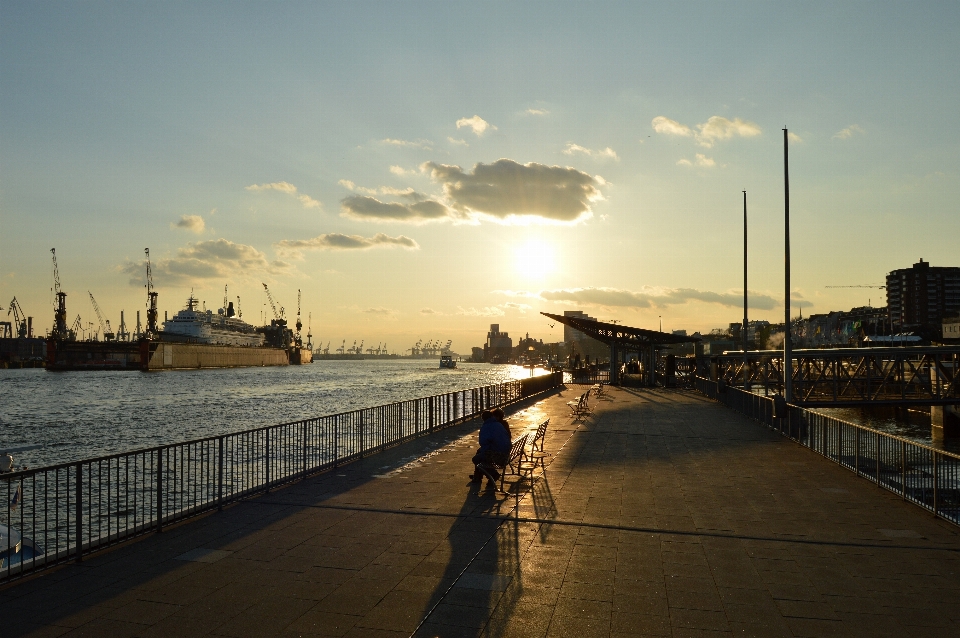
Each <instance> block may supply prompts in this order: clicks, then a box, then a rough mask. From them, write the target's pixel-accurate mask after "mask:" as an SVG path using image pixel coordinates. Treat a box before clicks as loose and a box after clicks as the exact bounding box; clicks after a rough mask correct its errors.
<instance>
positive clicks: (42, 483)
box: [0, 373, 563, 582]
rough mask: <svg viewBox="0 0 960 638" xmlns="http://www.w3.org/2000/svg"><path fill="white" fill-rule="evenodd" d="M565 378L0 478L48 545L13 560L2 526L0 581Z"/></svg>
mask: <svg viewBox="0 0 960 638" xmlns="http://www.w3.org/2000/svg"><path fill="white" fill-rule="evenodd" d="M562 383H563V375H562V374H561V373H551V374H546V375H542V376H538V377H531V378H528V379H522V380H518V381H505V382H503V383H498V384H494V385H487V386H482V387H478V388H471V389H468V390H458V391H456V392H448V393H445V394H438V395H433V396H429V397H421V398H417V399H411V400H408V401H402V402H397V403H391V404H387V405H381V406H376V407H372V408H362V409H360V410H353V411H350V412H343V413H339V414H331V415H326V416H321V417H315V418H312V419H304V420H301V421H292V422H289V423H281V424H278V425H271V426H265V427H259V428H253V429H250V430H244V431H241V432H234V433H231V434H223V435H219V436H211V437H205V438H201V439H194V440H191V441H184V442H181V443H172V444H168V445H160V446H156V447H152V448H145V449H140V450H133V451H130V452H121V453H117V454H109V455H106V456H100V457H97V458H92V459H85V460H82V461H71V462H69V463H61V464H58V465H52V466H48V467H41V468H36V469H29V470H22V471H17V472H10V473H6V474H3V475H0V499H2V500H0V522H2V523H3V524H5V525H7V526H9V527H11V528H15V529H16V530H17V531H18V532H19V533H21V534H22V535H23V537H24V538H29V539H31V540H32V541H33V542H35V543H36V544H37V545H39V546H40V547H42V548H43V553H42V554H40V555H39V556H36V557H33V558H26V559H24V560H19V562H16V561H17V559H13V560H11V558H10V556H11V555H14V554H16V551H15V550H16V549H17V548H16V547H13V546H12V545H11V540H10V534H7V535H6V536H5V537H4V538H2V540H0V561H2V564H0V582H3V581H6V580H10V579H13V578H17V577H19V576H23V575H25V574H28V573H31V572H35V571H37V570H40V569H43V568H46V567H50V566H53V565H55V564H58V563H62V562H64V561H67V560H76V561H80V560H82V557H83V555H84V554H85V553H87V552H89V551H91V550H93V549H98V548H102V547H105V546H108V545H111V544H114V543H118V542H121V541H123V540H126V539H129V538H131V537H133V536H137V535H140V534H145V533H148V532H150V531H157V532H160V531H162V529H163V526H164V525H167V524H170V523H172V522H174V521H178V520H182V519H184V518H187V517H190V516H195V515H197V514H200V513H202V512H206V511H209V510H211V509H220V508H222V507H223V505H224V504H225V503H229V502H231V501H236V500H239V499H241V498H244V497H247V496H250V495H251V494H255V493H258V492H262V491H266V490H269V489H270V488H272V487H275V486H277V485H280V484H283V483H287V482H291V481H295V480H299V479H301V478H303V477H304V476H307V475H310V474H313V473H319V472H323V471H326V470H329V469H332V468H334V467H338V466H340V465H342V464H344V463H349V462H351V461H355V460H357V459H360V458H363V457H364V456H366V455H369V454H375V453H377V452H379V451H381V450H384V449H386V448H389V447H393V446H395V445H400V444H402V443H405V442H407V441H410V440H413V439H415V438H418V437H420V436H426V435H429V434H431V433H433V432H435V431H437V430H440V429H443V428H446V427H450V426H452V425H456V424H459V423H462V422H464V421H467V420H469V419H472V418H474V417H476V416H478V415H479V414H480V412H481V411H482V410H485V409H487V408H491V407H496V406H504V405H508V404H510V403H514V402H516V401H519V400H521V399H524V398H526V397H529V396H533V395H535V394H539V393H541V392H544V391H547V390H550V389H552V388H555V387H557V386H559V385H561V384H562ZM21 555H22V554H21Z"/></svg>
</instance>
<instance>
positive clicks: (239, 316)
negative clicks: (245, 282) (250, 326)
mask: <svg viewBox="0 0 960 638" xmlns="http://www.w3.org/2000/svg"><path fill="white" fill-rule="evenodd" d="M237 319H243V311H242V310H240V295H237Z"/></svg>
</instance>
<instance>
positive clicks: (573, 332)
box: [563, 310, 597, 345]
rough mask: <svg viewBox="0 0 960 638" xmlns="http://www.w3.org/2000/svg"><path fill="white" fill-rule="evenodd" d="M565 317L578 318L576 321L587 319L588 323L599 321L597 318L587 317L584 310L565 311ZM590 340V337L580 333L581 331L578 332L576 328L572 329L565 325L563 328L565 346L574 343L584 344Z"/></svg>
mask: <svg viewBox="0 0 960 638" xmlns="http://www.w3.org/2000/svg"><path fill="white" fill-rule="evenodd" d="M563 316H564V317H574V318H576V319H586V320H587V321H596V320H597V319H596V318H595V317H589V316H587V313H585V312H584V311H582V310H564V311H563ZM589 338H590V337H588V336H587V335H585V334H583V333H582V332H580V331H579V330H577V329H576V328H571V327H570V326H568V325H566V324H564V326H563V342H564V343H565V344H567V345H571V344H573V343H577V344H582V343H583V342H584V341H586V340H587V339H589Z"/></svg>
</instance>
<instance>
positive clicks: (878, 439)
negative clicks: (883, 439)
mask: <svg viewBox="0 0 960 638" xmlns="http://www.w3.org/2000/svg"><path fill="white" fill-rule="evenodd" d="M874 456H876V457H877V485H880V432H877V450H876V453H875V454H874Z"/></svg>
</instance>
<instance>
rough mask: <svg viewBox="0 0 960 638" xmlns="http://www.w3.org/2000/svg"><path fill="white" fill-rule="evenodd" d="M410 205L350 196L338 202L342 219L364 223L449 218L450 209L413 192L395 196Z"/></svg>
mask: <svg viewBox="0 0 960 638" xmlns="http://www.w3.org/2000/svg"><path fill="white" fill-rule="evenodd" d="M397 195H398V196H400V197H403V198H404V199H407V200H410V201H411V202H412V203H399V202H381V201H380V200H379V199H377V198H375V197H368V196H366V195H351V196H350V197H347V198H345V199H343V200H341V201H340V206H341V207H342V210H343V216H344V217H351V218H353V219H359V220H366V221H394V222H428V221H438V220H442V219H446V218H449V217H450V216H451V212H452V211H450V209H448V208H447V207H446V206H444V205H443V204H441V203H440V202H438V201H436V200H432V199H427V198H426V196H425V195H422V194H421V193H417V192H414V191H412V190H411V191H405V192H402V193H398V194H397Z"/></svg>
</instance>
